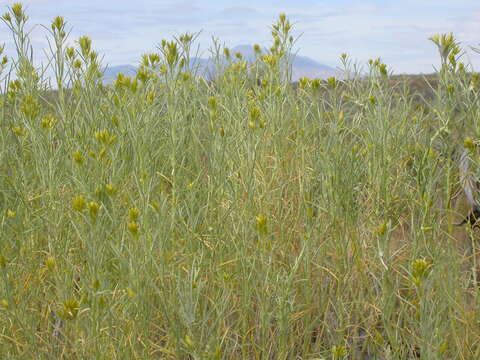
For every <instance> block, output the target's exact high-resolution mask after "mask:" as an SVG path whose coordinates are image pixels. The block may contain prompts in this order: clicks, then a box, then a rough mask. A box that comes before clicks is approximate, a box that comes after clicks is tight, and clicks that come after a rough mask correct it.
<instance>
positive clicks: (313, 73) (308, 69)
mask: <svg viewBox="0 0 480 360" xmlns="http://www.w3.org/2000/svg"><path fill="white" fill-rule="evenodd" d="M263 50H264V52H265V50H266V49H263ZM231 52H232V54H235V53H237V52H239V53H241V54H242V55H243V57H244V58H245V59H246V60H248V61H253V60H254V59H255V52H254V50H253V46H250V45H239V46H236V47H234V48H233V49H231ZM336 75H338V74H337V71H336V70H335V69H334V68H332V67H330V66H327V65H324V64H320V63H319V62H317V61H315V60H313V59H311V58H309V57H306V56H300V55H294V57H293V64H292V80H293V81H297V80H298V79H300V78H301V77H308V78H310V79H316V78H318V79H326V78H328V77H330V76H336Z"/></svg>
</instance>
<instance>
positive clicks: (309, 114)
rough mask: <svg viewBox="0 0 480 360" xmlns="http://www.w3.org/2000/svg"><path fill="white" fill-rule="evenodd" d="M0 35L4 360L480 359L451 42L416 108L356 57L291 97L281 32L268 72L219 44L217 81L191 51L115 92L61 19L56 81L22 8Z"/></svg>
mask: <svg viewBox="0 0 480 360" xmlns="http://www.w3.org/2000/svg"><path fill="white" fill-rule="evenodd" d="M2 20H3V25H4V26H7V27H8V28H9V29H10V31H11V34H12V37H13V42H14V44H15V45H16V54H6V56H8V58H7V57H4V58H3V60H1V61H0V64H1V66H0V71H1V75H0V76H1V79H2V83H3V87H2V88H1V96H0V115H1V120H0V126H1V131H0V354H1V357H2V358H5V359H33V358H35V359H58V358H64V359H100V358H101V359H320V358H323V359H402V360H403V359H412V358H416V357H421V358H423V359H478V358H480V345H479V344H480V342H479V340H480V339H479V336H480V335H479V334H480V325H479V324H480V321H479V320H480V315H479V314H480V313H479V305H480V303H479V297H478V294H479V292H478V284H477V279H476V276H477V275H476V274H477V270H478V268H477V266H476V261H475V259H476V256H475V254H476V253H478V245H476V244H477V243H476V240H475V236H476V234H474V233H472V234H470V233H471V232H472V230H471V228H469V227H465V228H456V227H454V226H453V225H452V224H453V223H455V222H456V220H458V219H459V218H461V217H462V216H465V215H466V212H465V211H466V209H461V208H460V207H459V205H458V204H459V200H458V199H459V198H461V188H460V186H459V184H458V167H457V164H456V163H455V161H454V157H453V159H452V156H451V154H452V153H454V154H455V153H456V152H457V151H459V150H460V151H461V150H462V146H463V145H462V144H463V143H464V139H465V138H466V137H471V138H473V139H477V138H479V137H480V124H479V122H478V121H479V119H480V103H479V101H480V100H479V99H480V98H479V96H478V95H479V83H478V76H477V74H476V73H474V72H473V71H472V69H470V68H469V66H467V65H464V64H463V63H462V62H461V58H460V56H461V54H462V52H461V51H460V48H459V45H458V44H457V43H456V42H455V40H454V38H453V36H452V37H450V36H448V35H444V36H442V35H439V36H435V37H433V38H432V40H433V41H434V42H435V44H436V45H437V46H439V49H440V53H441V59H442V63H441V68H440V69H439V72H438V74H436V77H435V79H436V80H435V81H432V82H431V83H429V86H431V89H430V90H431V92H432V93H433V96H432V97H431V98H422V97H421V96H420V95H419V94H412V92H411V91H410V90H409V88H408V86H407V85H406V84H405V83H403V82H399V81H394V80H393V79H392V76H391V70H390V68H389V67H387V65H385V64H384V63H383V62H382V61H381V60H380V59H372V60H371V61H369V63H368V64H367V65H366V68H362V67H360V66H359V65H358V64H356V63H353V62H352V60H351V59H350V57H349V56H348V55H346V54H342V55H341V57H340V60H341V62H342V66H343V69H342V70H343V75H342V76H339V77H338V78H333V77H332V78H330V79H328V80H327V81H320V80H318V79H313V80H312V79H307V78H304V79H302V80H301V81H300V82H299V83H298V84H293V83H291V81H290V80H291V61H292V57H291V54H292V48H293V46H294V43H295V41H294V38H293V37H292V29H291V28H292V26H291V23H290V22H289V20H288V19H287V18H286V17H285V15H280V17H279V18H278V20H277V21H276V22H275V24H274V25H273V26H272V36H273V38H272V46H271V48H270V49H268V50H264V49H262V48H261V47H260V46H258V45H257V46H255V53H256V60H255V61H254V62H253V63H249V62H248V61H246V60H245V59H243V56H242V55H241V54H231V52H230V51H229V50H228V49H227V48H223V47H222V46H221V45H220V43H218V42H215V43H214V44H213V47H212V59H215V61H216V66H215V68H216V69H217V72H216V73H215V74H214V78H213V79H212V80H206V79H205V78H204V77H202V76H200V74H199V69H198V68H196V64H194V63H192V62H191V59H190V55H191V51H192V49H193V46H194V41H195V38H196V36H195V35H193V34H184V35H182V36H179V37H178V38H174V39H172V40H170V41H167V40H164V41H162V42H161V43H160V44H159V46H158V51H154V52H152V53H149V54H145V55H144V56H143V57H142V59H141V61H140V65H139V69H138V72H137V74H136V75H135V76H131V77H129V76H126V75H124V74H119V75H118V77H117V79H116V80H115V81H114V83H113V84H110V85H105V84H103V82H102V70H103V66H102V65H101V62H100V55H98V54H99V53H98V52H97V51H96V50H94V48H95V45H94V43H93V42H92V41H91V40H90V39H89V38H88V37H86V36H84V37H81V38H80V39H78V40H77V41H75V42H73V41H72V40H70V39H69V31H68V24H67V22H66V21H65V20H64V19H63V18H61V17H57V18H55V19H54V20H53V21H52V24H51V25H50V26H48V27H45V30H46V31H47V32H48V34H49V49H48V50H49V52H48V53H49V54H50V60H51V61H49V62H48V63H47V65H45V67H38V66H37V65H36V64H37V63H36V62H35V61H34V60H35V59H34V58H33V56H35V55H36V54H34V53H33V52H32V51H31V43H30V40H29V36H28V31H29V25H28V24H29V23H28V17H27V15H26V14H25V10H24V8H23V7H22V5H20V4H14V5H12V6H11V7H8V8H7V10H6V12H5V14H4V15H3V16H2ZM1 49H2V51H3V52H4V53H5V51H4V48H3V47H2V48H1ZM1 55H2V56H4V55H5V54H1ZM46 74H53V76H51V77H49V76H47V75H46ZM472 161H473V160H472ZM459 194H460V195H459ZM464 210H465V211H464Z"/></svg>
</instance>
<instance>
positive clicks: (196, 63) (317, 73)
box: [104, 45, 338, 83]
mask: <svg viewBox="0 0 480 360" xmlns="http://www.w3.org/2000/svg"><path fill="white" fill-rule="evenodd" d="M264 50H265V49H264ZM230 52H231V54H232V57H233V58H235V54H236V53H237V52H239V53H241V54H242V57H243V58H244V59H245V60H247V61H250V62H253V61H254V60H255V56H256V55H255V52H254V50H253V46H250V45H239V46H236V47H234V48H233V49H230ZM191 64H192V66H193V68H196V69H197V70H198V72H199V73H200V74H205V75H206V76H207V77H210V76H212V74H213V72H214V71H215V69H214V65H213V61H212V60H210V59H204V58H199V57H194V58H192V59H191ZM120 72H121V73H123V74H124V75H127V76H134V75H135V74H136V72H137V68H136V67H135V66H133V65H118V66H109V67H107V69H106V70H105V74H104V82H105V83H111V82H113V81H114V80H115V78H116V77H117V74H118V73H120ZM330 76H338V72H337V71H336V70H335V69H334V68H332V67H330V66H327V65H324V64H320V63H319V62H317V61H315V60H313V59H311V58H309V57H306V56H299V55H295V56H294V58H293V64H292V80H293V81H297V80H298V79H300V78H301V77H308V78H311V79H315V78H319V79H326V78H328V77H330Z"/></svg>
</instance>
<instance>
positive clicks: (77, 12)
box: [0, 0, 480, 74]
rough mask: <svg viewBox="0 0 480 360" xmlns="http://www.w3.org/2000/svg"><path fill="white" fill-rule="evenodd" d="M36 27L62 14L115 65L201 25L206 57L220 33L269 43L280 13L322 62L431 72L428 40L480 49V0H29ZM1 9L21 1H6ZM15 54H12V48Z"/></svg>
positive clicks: (478, 58)
mask: <svg viewBox="0 0 480 360" xmlns="http://www.w3.org/2000/svg"><path fill="white" fill-rule="evenodd" d="M22 3H23V4H24V5H25V6H26V8H27V15H29V17H30V21H29V23H30V26H31V27H33V26H34V25H36V24H42V25H47V26H49V24H50V22H51V20H52V19H53V18H54V17H55V16H57V15H61V16H63V17H64V18H65V20H66V21H67V25H68V27H69V28H71V29H72V32H71V37H70V40H71V42H72V43H73V42H74V41H75V40H76V39H78V38H79V37H80V36H82V35H88V36H89V37H91V38H92V40H93V48H94V49H95V50H97V51H98V52H99V53H100V54H101V55H104V63H105V65H106V64H110V65H120V64H132V65H136V64H138V62H139V59H140V56H141V54H143V53H145V52H151V51H155V48H156V45H157V44H158V43H159V42H160V41H161V40H162V39H167V40H169V39H171V38H172V36H174V35H179V34H182V33H184V32H186V31H189V32H198V31H201V34H200V37H199V40H198V43H199V44H200V46H201V49H202V53H201V54H200V55H203V57H208V51H207V49H208V48H209V46H210V45H211V38H212V36H214V37H216V38H219V39H220V40H221V41H222V42H223V43H225V44H226V45H227V46H229V47H234V46H236V45H241V44H255V43H258V44H260V45H263V46H269V44H270V41H271V35H270V25H271V24H272V23H273V21H274V20H275V19H276V18H277V16H278V14H279V13H280V12H284V13H286V14H287V16H288V18H289V19H290V20H291V21H292V22H293V23H294V34H295V35H301V37H300V38H299V40H298V42H297V45H296V46H297V47H296V49H297V50H298V53H299V54H300V55H303V56H308V57H310V58H312V59H314V60H316V61H318V62H320V63H322V64H325V65H329V66H332V67H336V66H339V64H340V62H339V60H338V59H339V56H340V54H341V53H343V52H345V53H347V54H349V55H350V57H351V58H352V59H355V60H358V61H359V62H362V63H364V62H366V61H367V60H368V59H370V58H376V57H381V58H382V60H383V61H384V62H386V63H387V64H388V65H389V66H390V67H391V68H392V69H393V71H394V73H397V74H399V73H429V72H432V71H433V67H434V66H438V63H439V57H438V53H437V50H436V48H435V47H434V45H433V43H431V42H430V41H429V40H428V38H429V37H430V36H432V35H434V34H436V33H448V32H453V33H454V35H455V36H456V38H457V39H458V41H460V42H461V43H462V45H463V46H464V47H465V49H467V50H468V47H469V46H470V45H473V46H476V47H480V1H479V0H415V1H414V0H364V1H359V0H356V1H355V0H331V1H326V0H324V1H313V0H288V1H286V0H255V1H253V0H243V1H237V0H223V1H221V0H189V1H184V0H179V1H169V0H136V1H131V0H130V1H120V0H95V1H93V0H25V1H23V2H22ZM0 4H2V5H1V9H0V11H1V13H4V12H5V11H6V10H7V6H8V5H12V4H13V1H12V2H10V1H2V2H1V3H0ZM46 35H47V32H46V31H45V29H43V28H41V27H38V26H37V27H35V29H34V31H33V32H32V42H33V44H34V46H35V49H36V51H37V54H38V58H42V56H41V53H42V48H46V44H47V42H46ZM1 43H6V45H7V52H9V53H10V54H11V53H12V42H11V35H10V34H9V31H8V29H7V27H6V25H5V24H3V23H0V44H1ZM467 53H468V55H467V57H466V58H465V60H466V61H467V62H470V63H471V64H472V65H473V67H474V69H475V70H476V71H480V54H476V53H474V52H473V51H471V50H469V51H468V52H467ZM7 55H9V54H8V53H7Z"/></svg>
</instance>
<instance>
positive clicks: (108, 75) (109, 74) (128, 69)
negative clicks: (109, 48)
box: [103, 65, 137, 84]
mask: <svg viewBox="0 0 480 360" xmlns="http://www.w3.org/2000/svg"><path fill="white" fill-rule="evenodd" d="M119 73H123V74H124V75H126V76H135V75H136V74H137V68H136V67H135V66H133V65H117V66H107V68H106V69H105V72H104V73H103V82H105V83H107V84H110V83H112V82H113V81H114V80H115V79H116V78H117V75H118V74H119Z"/></svg>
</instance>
